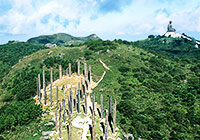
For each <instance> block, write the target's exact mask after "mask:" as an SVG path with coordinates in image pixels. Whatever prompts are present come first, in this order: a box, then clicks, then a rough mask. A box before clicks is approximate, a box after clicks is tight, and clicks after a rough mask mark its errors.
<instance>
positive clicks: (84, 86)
mask: <svg viewBox="0 0 200 140" xmlns="http://www.w3.org/2000/svg"><path fill="white" fill-rule="evenodd" d="M68 66H69V67H68V70H69V73H68V74H69V77H70V76H71V75H72V73H71V63H69V65H68ZM77 67H78V68H77V70H78V76H80V61H78V65H77ZM59 79H62V67H61V65H59ZM83 80H84V81H83ZM50 82H51V83H50V106H51V107H53V105H52V104H53V103H52V102H53V101H52V84H53V72H52V68H51V72H50ZM89 84H91V66H90V65H89V71H88V72H87V64H86V63H84V79H83V78H81V83H80V82H78V90H77V88H75V91H74V93H75V99H73V91H72V90H71V88H70V89H69V95H68V98H67V99H68V110H66V106H65V104H66V102H65V86H63V87H62V91H63V99H62V103H61V102H60V103H59V101H58V86H56V113H55V120H56V131H59V138H62V118H63V121H64V123H65V122H66V118H65V114H66V113H67V114H68V140H71V139H72V135H71V130H72V122H71V115H73V102H74V108H75V111H76V112H78V113H80V102H81V100H82V102H83V99H84V98H85V101H84V102H85V105H84V113H85V114H87V113H88V111H87V93H86V91H87V90H88V88H89V87H88V86H89ZM40 87H41V85H40V74H38V93H39V102H40V103H41V88H40ZM66 88H67V87H66ZM43 89H44V105H46V104H47V94H46V82H45V71H44V70H43ZM61 107H63V115H62V108H61ZM111 108H112V107H111V98H110V97H109V109H108V110H106V111H105V114H106V120H105V127H104V128H105V132H104V136H105V140H107V139H108V126H109V125H108V121H113V133H115V129H116V100H114V105H113V119H112V120H111V119H110V120H109V118H112V117H111V116H112V115H111ZM58 111H59V118H58ZM103 112H104V110H103V96H102V95H101V111H100V117H101V119H103ZM62 116H63V117H62ZM58 119H59V123H58ZM110 124H111V123H110ZM58 128H59V129H58ZM92 140H95V93H93V94H92Z"/></svg>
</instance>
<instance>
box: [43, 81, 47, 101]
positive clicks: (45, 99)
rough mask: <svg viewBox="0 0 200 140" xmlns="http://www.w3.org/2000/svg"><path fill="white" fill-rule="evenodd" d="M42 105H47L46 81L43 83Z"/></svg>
mask: <svg viewBox="0 0 200 140" xmlns="http://www.w3.org/2000/svg"><path fill="white" fill-rule="evenodd" d="M44 105H47V92H46V83H44Z"/></svg>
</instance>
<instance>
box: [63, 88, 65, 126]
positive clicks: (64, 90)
mask: <svg viewBox="0 0 200 140" xmlns="http://www.w3.org/2000/svg"><path fill="white" fill-rule="evenodd" d="M63 110H64V112H63V120H64V123H65V86H63Z"/></svg>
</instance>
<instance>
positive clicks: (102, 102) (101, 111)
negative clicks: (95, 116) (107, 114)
mask: <svg viewBox="0 0 200 140" xmlns="http://www.w3.org/2000/svg"><path fill="white" fill-rule="evenodd" d="M101 119H103V95H102V94H101Z"/></svg>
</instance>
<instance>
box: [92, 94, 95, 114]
mask: <svg viewBox="0 0 200 140" xmlns="http://www.w3.org/2000/svg"><path fill="white" fill-rule="evenodd" d="M92 112H93V114H94V115H95V93H94V92H93V94H92Z"/></svg>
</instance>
